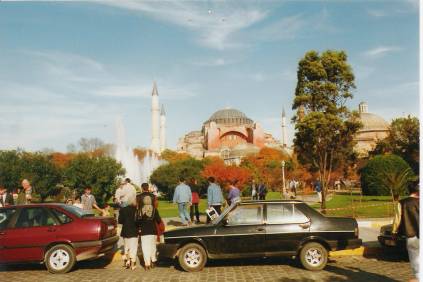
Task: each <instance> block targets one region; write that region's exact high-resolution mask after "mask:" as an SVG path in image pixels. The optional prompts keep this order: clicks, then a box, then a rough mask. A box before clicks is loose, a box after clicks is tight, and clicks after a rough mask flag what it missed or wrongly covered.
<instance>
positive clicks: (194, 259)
mask: <svg viewBox="0 0 423 282" xmlns="http://www.w3.org/2000/svg"><path fill="white" fill-rule="evenodd" d="M178 261H179V265H180V266H181V267H182V269H183V270H185V271H187V272H196V271H201V270H202V269H203V268H204V266H205V265H206V263H207V253H206V251H205V250H204V248H203V247H202V246H201V245H199V244H196V243H190V244H187V245H185V246H183V247H182V248H181V249H180V250H179V253H178Z"/></svg>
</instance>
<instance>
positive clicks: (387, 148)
mask: <svg viewBox="0 0 423 282" xmlns="http://www.w3.org/2000/svg"><path fill="white" fill-rule="evenodd" d="M419 136H420V123H419V119H418V118H417V117H411V116H408V117H402V118H397V119H394V120H393V121H392V123H391V126H390V127H389V135H388V137H386V138H385V139H383V140H380V141H379V142H378V143H377V145H376V148H375V149H374V150H373V152H371V155H378V154H383V153H392V154H395V155H398V156H400V157H402V158H403V159H404V160H405V161H406V162H407V163H408V164H409V165H410V166H411V168H412V169H413V171H414V173H416V174H419V160H420V156H419V155H420V150H419V146H420V142H419Z"/></svg>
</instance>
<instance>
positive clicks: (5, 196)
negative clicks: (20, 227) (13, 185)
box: [0, 186, 14, 207]
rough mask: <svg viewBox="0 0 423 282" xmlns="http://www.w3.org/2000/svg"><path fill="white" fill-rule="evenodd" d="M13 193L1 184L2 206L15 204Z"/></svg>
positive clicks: (0, 204)
mask: <svg viewBox="0 0 423 282" xmlns="http://www.w3.org/2000/svg"><path fill="white" fill-rule="evenodd" d="M13 204H14V203H13V195H12V194H11V193H8V192H7V190H6V188H4V187H3V186H0V207H5V206H11V205H13Z"/></svg>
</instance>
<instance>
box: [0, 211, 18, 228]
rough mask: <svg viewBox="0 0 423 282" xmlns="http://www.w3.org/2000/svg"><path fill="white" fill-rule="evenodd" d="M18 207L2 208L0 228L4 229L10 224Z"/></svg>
mask: <svg viewBox="0 0 423 282" xmlns="http://www.w3.org/2000/svg"><path fill="white" fill-rule="evenodd" d="M15 212H16V209H4V210H0V230H4V229H6V228H7V226H8V225H9V222H10V219H11V218H12V216H13V215H14V214H15Z"/></svg>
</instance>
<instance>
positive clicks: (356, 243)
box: [328, 239, 363, 251]
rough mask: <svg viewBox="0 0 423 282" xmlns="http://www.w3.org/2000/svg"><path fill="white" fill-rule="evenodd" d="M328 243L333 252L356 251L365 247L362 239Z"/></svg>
mask: <svg viewBox="0 0 423 282" xmlns="http://www.w3.org/2000/svg"><path fill="white" fill-rule="evenodd" d="M328 243H329V246H330V249H331V250H332V251H339V250H349V249H356V248H360V247H361V246H362V245H363V241H362V240H361V239H348V240H336V241H328Z"/></svg>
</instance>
